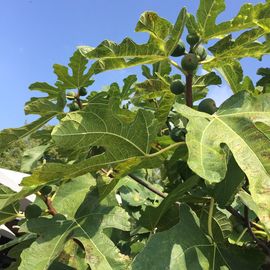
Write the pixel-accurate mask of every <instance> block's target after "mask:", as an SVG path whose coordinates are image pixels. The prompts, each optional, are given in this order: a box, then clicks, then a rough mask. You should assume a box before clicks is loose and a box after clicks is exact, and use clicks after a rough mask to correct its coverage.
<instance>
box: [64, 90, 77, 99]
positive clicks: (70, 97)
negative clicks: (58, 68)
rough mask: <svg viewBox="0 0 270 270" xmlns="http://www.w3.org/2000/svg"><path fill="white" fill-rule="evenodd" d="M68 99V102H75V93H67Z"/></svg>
mask: <svg viewBox="0 0 270 270" xmlns="http://www.w3.org/2000/svg"><path fill="white" fill-rule="evenodd" d="M66 97H67V99H68V100H73V99H74V98H75V97H76V94H75V92H73V91H70V92H67V95H66Z"/></svg>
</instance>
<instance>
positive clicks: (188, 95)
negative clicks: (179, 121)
mask: <svg viewBox="0 0 270 270" xmlns="http://www.w3.org/2000/svg"><path fill="white" fill-rule="evenodd" d="M192 79H193V74H192V73H189V74H187V75H186V105H187V106H189V107H190V108H192V107H193V100H192Z"/></svg>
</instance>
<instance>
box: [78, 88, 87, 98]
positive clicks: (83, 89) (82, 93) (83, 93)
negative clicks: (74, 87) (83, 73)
mask: <svg viewBox="0 0 270 270" xmlns="http://www.w3.org/2000/svg"><path fill="white" fill-rule="evenodd" d="M79 95H80V96H86V95H87V90H86V88H85V87H81V88H80V89H79Z"/></svg>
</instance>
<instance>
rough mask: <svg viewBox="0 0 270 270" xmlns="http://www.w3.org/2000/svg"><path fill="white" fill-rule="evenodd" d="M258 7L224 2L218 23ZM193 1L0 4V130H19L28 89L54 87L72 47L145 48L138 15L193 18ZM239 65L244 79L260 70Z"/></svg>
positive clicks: (219, 96)
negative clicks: (183, 11)
mask: <svg viewBox="0 0 270 270" xmlns="http://www.w3.org/2000/svg"><path fill="white" fill-rule="evenodd" d="M245 2H250V3H259V2H263V1H251V0H249V1H242V0H237V1H235V0H226V4H227V10H226V11H225V12H224V13H223V14H222V15H221V16H220V17H219V18H218V20H228V19H231V18H232V17H233V16H234V15H236V14H237V12H238V10H239V8H240V6H241V5H242V4H243V3H245ZM198 4H199V0H167V1H164V0H140V1H135V0H133V1H127V0H114V1H109V0H107V1H102V0H1V9H0V36H1V42H0V59H1V60H0V79H1V84H0V87H1V89H0V93H1V98H2V104H1V107H0V129H3V128H8V127H19V126H21V125H24V123H25V122H26V121H28V122H29V121H30V119H32V118H29V117H26V116H25V115H24V111H23V107H24V103H25V102H26V101H28V100H29V99H30V97H31V96H32V95H33V94H35V93H34V92H31V91H29V90H28V86H29V85H30V84H31V83H33V82H36V81H46V82H48V83H51V84H54V82H55V79H56V77H55V75H54V73H53V70H52V65H53V64H55V63H58V64H64V65H66V64H67V63H68V60H69V57H70V56H71V55H72V54H73V52H74V50H75V49H76V46H78V45H90V46H93V47H94V46H96V45H98V44H99V43H100V42H101V41H103V40H104V39H110V40H113V41H116V42H120V41H121V40H122V39H123V38H125V37H126V36H129V37H131V38H133V39H134V40H135V41H136V42H139V43H140V42H145V41H146V40H147V39H148V36H147V35H146V34H145V33H135V32H134V29H135V26H136V23H137V21H138V19H139V17H140V14H141V13H142V12H144V11H146V10H152V11H155V12H157V13H158V14H159V15H160V16H162V17H164V18H166V19H168V20H169V21H171V22H174V21H175V19H176V17H177V15H178V12H179V10H180V8H181V7H183V6H186V7H187V8H188V11H189V12H191V13H194V12H195V11H196V9H197V6H198ZM249 60H251V64H249V65H248V64H247V61H245V62H244V63H245V65H244V70H245V74H247V75H250V76H251V77H252V78H256V75H255V74H256V69H257V67H260V66H266V64H267V61H268V62H269V60H270V58H269V57H268V56H267V57H264V59H263V61H262V62H261V63H260V62H258V61H256V60H252V59H249ZM133 71H134V70H132V69H128V70H126V71H114V72H110V71H109V72H106V73H101V74H99V75H97V76H96V77H95V79H96V82H95V84H94V85H93V86H91V87H90V88H89V89H92V90H99V89H101V88H102V87H103V86H105V85H108V84H110V83H111V82H113V81H121V80H122V79H123V78H124V77H126V76H127V75H129V74H132V73H133ZM228 95H229V91H228V89H226V87H225V88H220V89H217V90H215V92H213V91H211V93H210V96H211V97H214V98H215V99H216V100H217V102H218V103H220V102H221V100H223V99H224V98H225V97H227V96H228Z"/></svg>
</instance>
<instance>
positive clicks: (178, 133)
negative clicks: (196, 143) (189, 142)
mask: <svg viewBox="0 0 270 270" xmlns="http://www.w3.org/2000/svg"><path fill="white" fill-rule="evenodd" d="M186 134H187V130H186V129H185V128H179V127H174V128H173V129H172V130H171V132H170V137H171V138H172V140H173V141H175V142H183V141H184V140H185V137H186Z"/></svg>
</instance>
